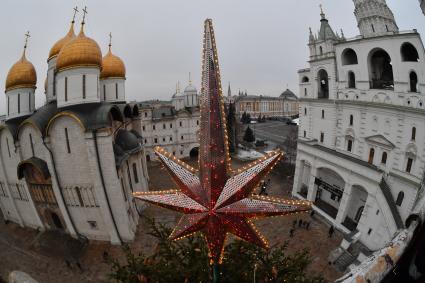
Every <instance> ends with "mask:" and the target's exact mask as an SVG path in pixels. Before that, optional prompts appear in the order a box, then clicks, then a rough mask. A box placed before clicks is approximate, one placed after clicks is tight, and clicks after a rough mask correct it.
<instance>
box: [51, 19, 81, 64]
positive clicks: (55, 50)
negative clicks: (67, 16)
mask: <svg viewBox="0 0 425 283" xmlns="http://www.w3.org/2000/svg"><path fill="white" fill-rule="evenodd" d="M74 38H75V32H74V22H72V24H71V27H70V28H69V31H68V33H67V34H66V35H65V36H64V37H62V38H61V39H59V40H58V41H57V42H56V43H55V44H54V45H53V47H52V48H51V49H50V52H49V58H48V59H47V61H49V60H50V59H52V58H53V57H55V56H57V55H58V54H59V52H60V51H61V49H62V47H64V46H65V44H67V43H68V42H70V41H71V40H73V39H74Z"/></svg>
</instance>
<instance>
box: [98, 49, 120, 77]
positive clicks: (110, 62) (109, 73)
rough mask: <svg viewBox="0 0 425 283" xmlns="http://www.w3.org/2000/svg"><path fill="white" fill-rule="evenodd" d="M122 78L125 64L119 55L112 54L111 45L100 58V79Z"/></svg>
mask: <svg viewBox="0 0 425 283" xmlns="http://www.w3.org/2000/svg"><path fill="white" fill-rule="evenodd" d="M107 78H123V79H125V65H124V62H123V61H122V60H121V58H120V57H118V56H116V55H114V54H112V51H111V45H109V51H108V53H107V54H106V55H105V57H103V59H102V70H101V72H100V79H107Z"/></svg>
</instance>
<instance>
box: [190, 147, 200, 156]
mask: <svg viewBox="0 0 425 283" xmlns="http://www.w3.org/2000/svg"><path fill="white" fill-rule="evenodd" d="M198 155H199V146H195V147H193V148H192V149H191V150H190V152H189V156H190V158H197V157H198Z"/></svg>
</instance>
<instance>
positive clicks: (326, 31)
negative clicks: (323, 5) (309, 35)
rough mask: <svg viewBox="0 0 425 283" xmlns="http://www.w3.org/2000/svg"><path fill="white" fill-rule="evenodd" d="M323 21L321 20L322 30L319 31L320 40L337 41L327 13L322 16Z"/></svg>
mask: <svg viewBox="0 0 425 283" xmlns="http://www.w3.org/2000/svg"><path fill="white" fill-rule="evenodd" d="M320 15H321V17H322V19H321V20H320V22H321V25H320V30H319V36H318V40H319V41H320V40H328V39H337V36H336V35H335V33H334V31H333V30H332V28H331V26H330V25H329V21H328V19H326V16H325V13H323V11H322V13H321V14H320Z"/></svg>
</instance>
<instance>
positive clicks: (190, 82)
mask: <svg viewBox="0 0 425 283" xmlns="http://www.w3.org/2000/svg"><path fill="white" fill-rule="evenodd" d="M189 85H192V80H191V79H190V72H189Z"/></svg>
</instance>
